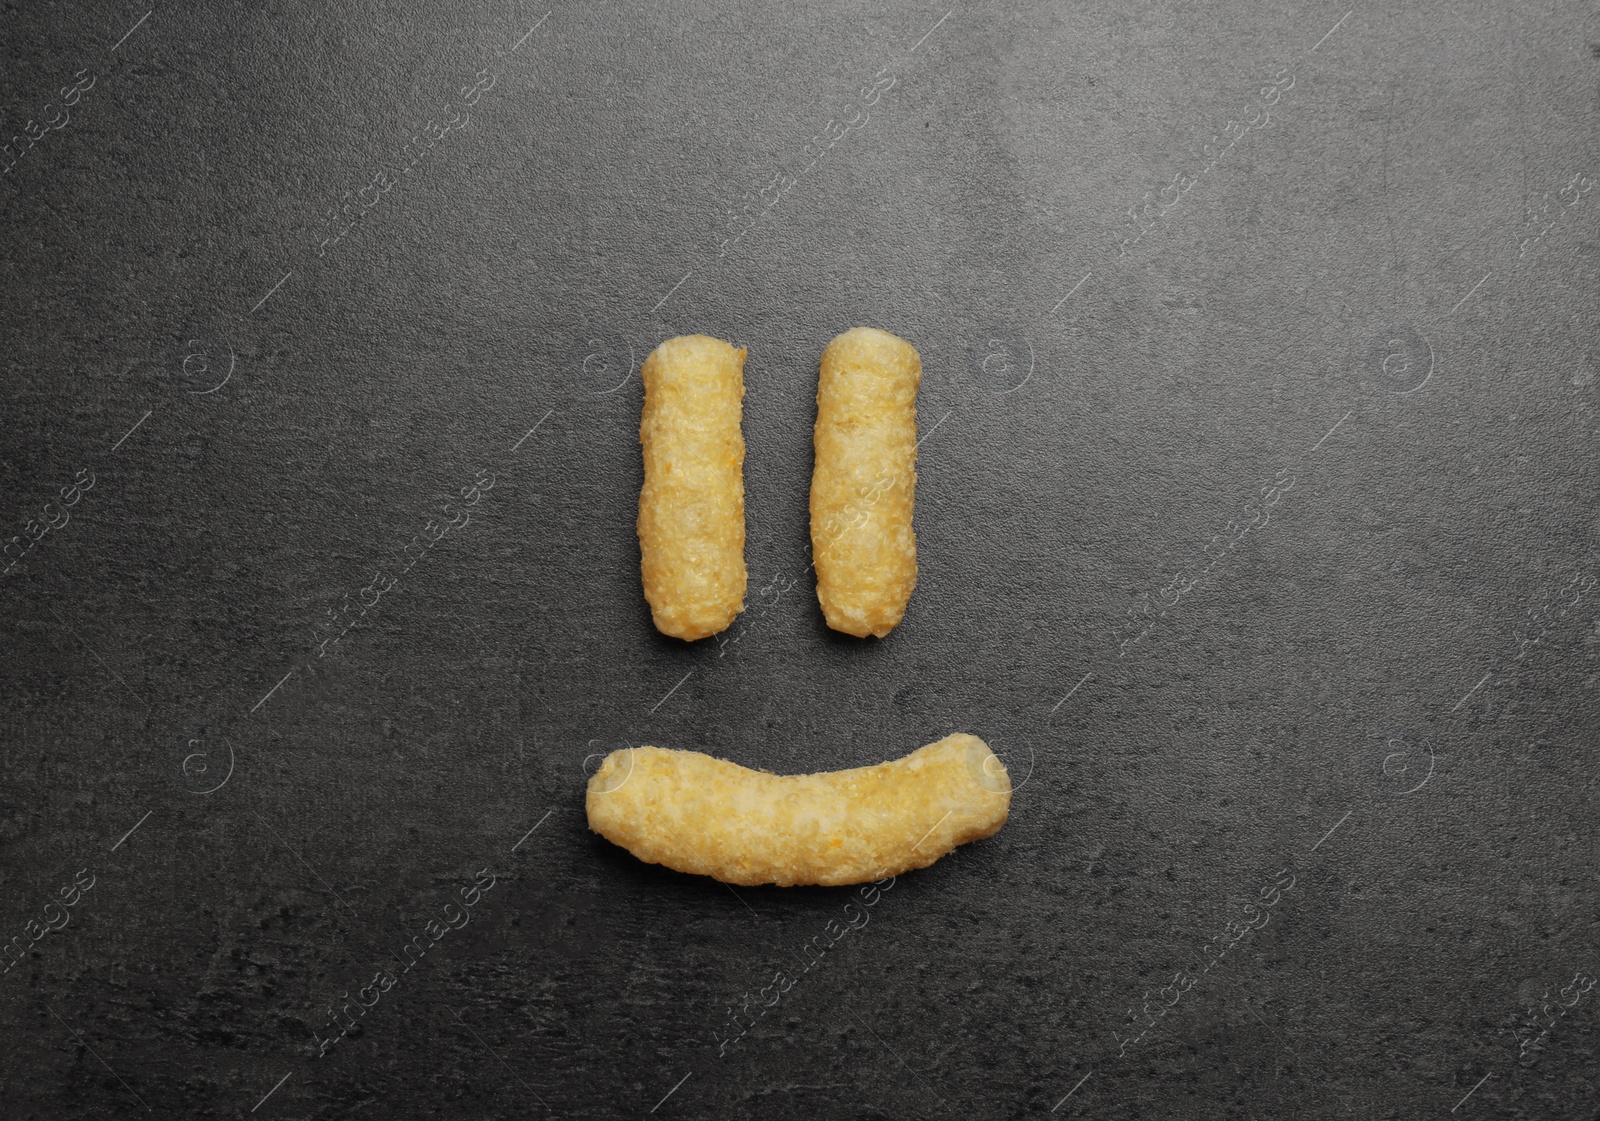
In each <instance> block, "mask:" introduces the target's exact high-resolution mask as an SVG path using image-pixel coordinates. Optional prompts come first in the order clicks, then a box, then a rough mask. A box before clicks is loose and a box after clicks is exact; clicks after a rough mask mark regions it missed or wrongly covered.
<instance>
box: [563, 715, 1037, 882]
mask: <svg viewBox="0 0 1600 1121" xmlns="http://www.w3.org/2000/svg"><path fill="white" fill-rule="evenodd" d="M587 808H588V812H589V828H590V829H592V830H594V831H595V832H596V833H599V834H600V835H601V836H602V837H605V838H606V839H607V840H608V841H610V842H612V843H613V844H616V845H620V846H621V847H623V848H625V849H627V850H628V851H629V852H631V853H633V855H634V856H637V857H638V858H639V859H640V860H643V861H644V862H645V863H647V864H664V865H666V866H667V867H668V868H672V869H674V870H676V871H679V872H690V873H694V874H696V875H702V876H712V877H714V878H716V879H719V880H722V881H723V882H725V883H730V884H746V885H753V884H778V885H779V886H782V887H792V886H794V885H797V884H823V885H828V886H834V885H838V884H856V883H865V882H867V881H869V880H881V879H883V878H884V877H886V876H898V875H900V874H901V873H902V872H908V871H910V870H911V869H913V868H926V867H927V866H928V865H930V864H932V863H933V862H934V861H935V860H938V859H939V858H940V857H941V856H944V855H945V854H946V853H949V852H951V851H952V850H954V849H955V847H956V846H957V845H964V844H966V843H967V842H968V841H976V840H979V839H981V838H983V837H989V836H993V835H994V834H995V833H996V832H998V831H999V829H1000V827H1001V826H1002V825H1004V824H1005V823H1006V814H1007V813H1008V812H1009V810H1010V808H1011V776H1010V775H1009V774H1008V773H1007V772H1006V768H1005V764H1003V763H1002V762H1001V761H1000V759H999V757H998V756H996V755H995V754H994V752H992V751H990V750H989V746H988V745H987V744H985V743H984V742H983V741H982V740H980V739H979V738H978V737H977V736H970V735H967V734H966V733H964V732H957V733H956V734H954V735H950V736H946V737H945V738H944V739H942V740H939V741H938V742H937V743H930V744H928V745H927V746H926V747H920V748H918V749H917V750H916V751H913V752H912V753H911V754H910V755H907V756H905V757H904V758H902V759H895V760H892V761H890V762H888V763H879V764H878V765H877V766H875V767H857V768H855V769H853V770H848V771H826V772H823V773H821V774H813V775H774V774H768V773H767V772H765V771H752V770H750V769H749V768H747V767H741V766H739V765H738V764H737V763H730V762H728V761H727V760H725V759H716V758H713V757H712V756H710V755H705V754H702V753H701V752H698V751H674V750H671V749H670V748H661V747H631V748H623V749H622V750H620V751H613V752H612V753H611V754H610V755H608V756H606V758H605V761H604V762H603V763H601V765H600V769H599V770H597V771H596V772H595V773H594V775H593V776H591V777H590V779H589V791H588V796H587Z"/></svg>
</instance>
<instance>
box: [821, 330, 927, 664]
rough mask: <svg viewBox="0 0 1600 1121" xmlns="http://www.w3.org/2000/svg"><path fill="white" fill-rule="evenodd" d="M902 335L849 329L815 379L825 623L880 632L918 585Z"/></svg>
mask: <svg viewBox="0 0 1600 1121" xmlns="http://www.w3.org/2000/svg"><path fill="white" fill-rule="evenodd" d="M921 383H922V360H921V358H920V357H918V355H917V351H916V348H915V347H913V346H912V345H911V344H910V343H908V342H906V341H905V340H904V339H902V338H898V337H896V336H894V335H891V334H889V333H888V332H887V331H879V330H877V329H875V328H872V327H855V328H852V329H851V330H849V331H846V332H844V334H842V335H839V336H838V337H836V338H835V339H834V340H833V341H832V342H830V343H829V344H828V346H827V349H825V350H824V351H823V352H822V368H821V373H820V376H819V378H818V380H817V423H816V427H815V429H814V430H813V436H812V439H813V444H814V447H815V455H816V466H815V468H814V470H813V473H812V476H811V554H812V558H813V560H814V562H815V564H816V569H817V599H818V601H819V602H820V603H821V604H822V613H823V615H824V616H825V617H826V618H827V621H828V626H830V627H832V628H833V629H834V630H836V631H844V632H845V633H846V634H853V635H856V636H858V637H861V638H865V637H866V636H868V635H874V636H876V637H878V638H882V637H883V636H884V635H886V634H888V633H889V632H890V631H891V630H893V629H894V627H895V626H896V625H897V624H898V623H899V622H900V620H901V619H902V618H903V617H904V616H905V612H906V604H907V603H908V602H909V601H910V599H911V592H912V590H913V589H914V588H915V587H916V586H917V536H916V532H915V530H914V529H913V528H912V524H911V515H912V508H913V506H914V504H915V498H916V488H917V389H918V387H919V386H920V385H921Z"/></svg>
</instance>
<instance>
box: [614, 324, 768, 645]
mask: <svg viewBox="0 0 1600 1121" xmlns="http://www.w3.org/2000/svg"><path fill="white" fill-rule="evenodd" d="M744 356H745V352H744V349H743V348H742V347H741V348H738V349H735V348H734V347H733V346H732V345H730V344H729V343H725V342H723V341H722V340H721V339H713V338H711V337H709V336H707V335H684V336H681V337H679V338H675V339H668V340H667V341H666V342H664V343H662V344H661V345H660V346H658V347H656V348H655V350H654V351H652V352H651V354H650V357H649V358H646V359H645V360H644V365H643V367H641V369H640V374H641V375H642V377H643V379H644V412H643V414H642V415H641V416H640V418H639V442H640V443H641V444H642V445H643V446H644V486H643V487H642V488H641V489H640V491H639V522H638V530H639V571H640V575H641V577H642V578H643V580H644V597H645V599H646V600H647V601H649V604H650V613H651V616H652V617H653V618H654V620H655V624H656V629H657V630H658V631H660V632H661V633H662V634H669V635H672V636H673V637H674V638H682V639H688V640H691V641H692V640H694V639H697V638H705V637H706V636H707V635H713V634H716V633H717V632H718V631H721V630H726V629H727V627H728V625H729V624H730V623H732V622H733V618H734V616H735V615H737V614H738V613H739V612H740V611H741V610H742V609H743V608H744V593H745V581H746V575H745V567H744V435H743V434H742V433H741V432H740V430H739V421H740V416H741V414H742V410H743V401H744Z"/></svg>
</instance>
